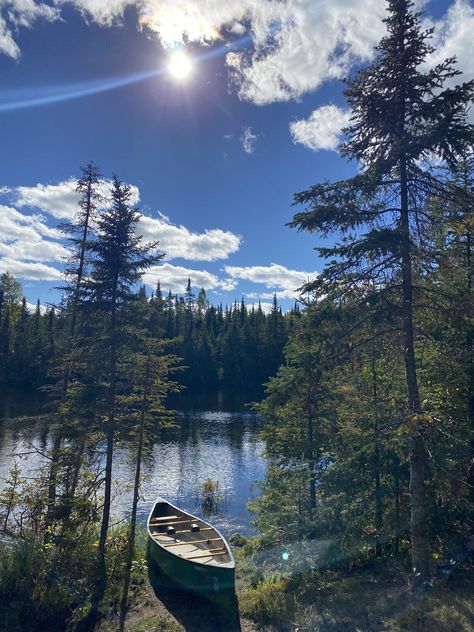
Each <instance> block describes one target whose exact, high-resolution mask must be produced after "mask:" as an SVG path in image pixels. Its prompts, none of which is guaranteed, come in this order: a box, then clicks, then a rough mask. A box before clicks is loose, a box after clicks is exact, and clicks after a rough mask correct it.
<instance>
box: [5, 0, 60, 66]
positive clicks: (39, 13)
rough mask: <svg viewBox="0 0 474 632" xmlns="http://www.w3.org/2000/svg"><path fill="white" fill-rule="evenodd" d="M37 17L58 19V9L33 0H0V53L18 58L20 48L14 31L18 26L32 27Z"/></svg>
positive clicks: (49, 19) (51, 19)
mask: <svg viewBox="0 0 474 632" xmlns="http://www.w3.org/2000/svg"><path fill="white" fill-rule="evenodd" d="M39 19H43V20H47V21H48V22H53V21H54V20H57V19H59V11H58V9H57V8H56V7H52V6H50V5H48V4H45V3H42V2H36V1H35V0H0V53H4V54H5V55H8V56H9V57H12V58H13V59H18V57H19V56H20V48H19V46H18V44H17V43H16V42H15V39H14V36H13V35H14V32H15V31H16V30H17V29H18V28H19V27H23V28H30V27H32V26H33V25H34V23H35V22H36V21H37V20H39Z"/></svg>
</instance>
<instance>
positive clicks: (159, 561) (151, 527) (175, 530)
mask: <svg viewBox="0 0 474 632" xmlns="http://www.w3.org/2000/svg"><path fill="white" fill-rule="evenodd" d="M147 528H148V539H149V546H148V551H149V556H150V558H151V561H152V562H153V563H155V564H156V565H157V566H158V568H159V570H160V571H161V572H162V573H164V574H165V575H167V576H168V577H169V578H170V579H171V580H172V581H173V582H174V583H175V584H177V585H178V586H180V587H182V588H184V589H185V590H190V591H192V592H195V593H199V594H200V595H201V596H202V597H204V598H206V599H209V600H210V601H213V602H215V603H217V604H225V603H226V602H227V603H231V602H232V601H233V600H235V561H234V557H233V555H232V551H231V550H230V547H229V545H228V543H227V542H226V541H225V539H224V538H223V536H222V535H221V534H220V533H219V531H217V529H215V528H214V527H212V526H211V525H210V524H208V523H207V522H205V521H204V520H201V519H200V518H197V517H196V516H193V515H191V514H189V513H187V512H186V511H183V510H182V509H179V508H178V507H175V506H174V505H172V504H171V503H169V502H168V501H166V500H164V499H163V498H157V500H156V502H155V504H154V506H153V509H152V510H151V512H150V515H149V517H148V523H147Z"/></svg>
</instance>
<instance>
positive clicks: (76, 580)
mask: <svg viewBox="0 0 474 632" xmlns="http://www.w3.org/2000/svg"><path fill="white" fill-rule="evenodd" d="M125 543H126V533H125V532H124V531H123V530H116V531H115V532H114V533H113V534H112V536H111V538H110V540H109V548H108V563H109V576H110V577H109V589H108V593H107V596H106V599H105V601H104V607H103V609H102V620H101V623H100V626H99V630H100V632H115V631H117V630H118V629H119V619H118V605H119V597H120V587H121V579H122V575H121V567H122V566H121V559H122V554H123V549H124V546H125ZM251 546H252V545H249V546H244V547H242V548H237V547H236V548H235V553H236V558H237V579H238V582H237V593H238V603H239V614H240V622H239V623H238V624H237V623H236V625H234V627H232V626H230V627H229V625H228V624H221V623H219V618H218V616H217V614H216V613H213V612H212V611H210V609H209V607H208V605H207V604H206V603H203V602H202V601H199V599H197V598H194V597H192V596H189V595H186V596H183V595H181V594H179V593H176V591H173V590H170V589H159V590H156V587H153V588H152V586H151V585H150V582H149V580H148V569H147V565H146V553H145V548H144V543H143V542H142V543H141V544H140V545H139V546H138V548H137V555H136V560H135V562H134V567H133V568H134V571H133V584H132V592H131V604H130V609H129V612H128V616H127V619H126V623H125V629H126V630H127V631H129V632H158V631H159V632H233V630H234V628H235V630H238V629H240V630H242V632H257V631H259V630H260V631H265V632H295V631H296V630H298V632H339V631H341V632H342V631H360V632H376V631H391V632H425V631H429V632H472V631H473V630H474V599H473V597H472V595H474V564H473V561H472V559H471V560H470V561H469V560H466V561H464V562H463V563H462V564H459V565H457V566H455V567H454V570H453V571H452V572H450V573H447V574H446V575H445V576H444V577H443V578H440V579H438V580H437V583H436V585H435V587H434V588H433V590H432V591H431V592H429V593H427V594H423V595H421V596H415V595H414V594H413V593H412V592H411V591H410V588H409V585H408V574H407V572H406V569H405V568H403V565H401V564H398V565H397V564H396V563H395V562H393V563H392V564H386V563H385V564H382V563H379V562H373V561H372V562H366V563H365V565H361V566H353V567H352V569H351V570H348V569H347V568H343V567H341V568H339V569H337V570H335V569H326V570H323V571H315V570H310V569H307V570H303V571H301V572H297V571H295V572H292V571H291V569H290V568H287V569H286V571H285V572H283V571H282V570H281V568H280V569H278V570H277V569H276V568H275V567H273V568H272V567H271V566H270V565H265V564H262V562H261V557H259V555H258V554H256V552H255V550H252V548H251ZM94 547H95V542H94V541H93V540H90V541H86V542H83V544H82V547H81V548H80V549H78V550H76V553H75V555H74V556H71V555H69V556H68V557H67V558H65V557H63V558H60V557H58V554H57V551H55V549H54V548H52V547H48V546H45V545H44V544H39V543H38V542H34V541H28V542H20V543H17V544H16V545H15V546H13V547H12V546H9V547H8V548H7V547H4V548H3V549H2V551H1V552H0V557H1V559H0V630H5V631H6V630H8V632H17V631H18V632H20V631H21V632H36V631H39V630H41V631H42V632H43V631H46V632H47V631H49V630H51V631H53V630H54V631H55V632H59V631H60V630H68V631H73V630H80V629H81V628H80V626H81V621H82V620H83V618H84V616H85V615H86V614H87V612H88V608H89V597H90V590H91V585H92V582H91V578H92V570H93V559H94V558H93V557H91V555H93V553H94V551H95V548H94ZM88 555H89V557H88ZM239 625H240V628H239Z"/></svg>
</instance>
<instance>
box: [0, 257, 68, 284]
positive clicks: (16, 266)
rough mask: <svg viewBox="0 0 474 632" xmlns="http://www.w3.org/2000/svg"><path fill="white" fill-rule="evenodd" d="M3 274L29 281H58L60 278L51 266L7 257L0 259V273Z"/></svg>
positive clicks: (59, 273) (59, 274)
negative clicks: (7, 273) (6, 273)
mask: <svg viewBox="0 0 474 632" xmlns="http://www.w3.org/2000/svg"><path fill="white" fill-rule="evenodd" d="M3 272H10V273H11V274H13V276H14V277H17V278H18V279H27V280H30V281H58V280H59V279H60V278H61V272H60V271H59V270H57V269H56V268H53V267H52V266H47V265H45V264H44V263H38V262H31V261H18V260H17V259H9V258H8V257H5V258H1V259H0V273H3Z"/></svg>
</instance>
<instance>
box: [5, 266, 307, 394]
mask: <svg viewBox="0 0 474 632" xmlns="http://www.w3.org/2000/svg"><path fill="white" fill-rule="evenodd" d="M144 305H146V307H145V309H146V311H149V315H150V320H151V323H152V328H153V330H154V332H156V335H157V337H160V338H164V339H167V340H172V341H173V342H172V344H171V346H172V348H173V351H174V353H175V354H176V355H177V356H178V357H180V358H181V359H182V365H183V370H182V371H181V372H180V376H179V382H180V383H181V384H182V386H184V387H185V388H184V390H183V392H182V393H181V394H180V396H179V399H178V400H176V397H175V398H174V401H173V403H176V404H180V403H186V405H192V403H193V402H197V404H199V403H200V402H203V403H209V402H212V401H217V398H218V395H220V396H221V397H222V398H224V399H225V400H226V401H232V403H234V404H235V403H244V402H249V401H253V400H256V399H259V398H260V397H261V396H262V394H263V385H264V384H265V383H266V382H267V381H268V380H269V378H270V377H271V376H272V375H275V374H276V371H277V369H278V367H279V366H280V365H281V363H282V361H283V348H284V346H285V344H286V341H287V339H288V333H289V331H290V330H291V328H292V323H293V322H294V320H295V319H297V318H298V317H299V315H300V311H299V308H298V305H295V307H294V308H293V309H292V310H290V311H289V312H288V313H286V314H283V313H282V310H281V307H279V305H278V302H277V299H276V297H275V298H274V300H273V306H272V309H271V311H270V312H269V313H265V312H264V311H263V310H262V307H261V305H260V304H258V305H257V306H255V305H252V306H251V307H249V306H247V305H246V304H245V302H244V300H243V299H242V300H241V301H240V302H236V303H234V304H233V305H232V306H225V307H223V306H222V305H219V306H217V307H215V306H213V305H211V304H210V303H209V301H208V299H207V296H206V292H205V290H204V289H201V290H200V291H199V293H198V294H197V297H196V295H195V294H194V293H193V289H192V286H191V281H190V280H189V282H188V286H187V288H186V290H185V292H184V293H183V295H182V296H178V295H173V294H172V293H171V292H169V293H168V294H167V296H166V297H164V296H163V294H162V292H161V289H160V284H159V283H158V287H157V290H156V292H155V293H152V294H151V296H147V295H146V292H145V289H144V288H142V290H141V291H140V293H139V294H138V296H137V302H136V308H137V311H139V312H140V313H142V310H143V306H144ZM131 309H132V310H133V306H132V307H131ZM65 319H66V316H65V315H64V314H63V311H62V310H61V308H54V307H51V306H50V307H47V308H45V309H42V308H41V306H40V303H39V301H38V303H37V305H36V308H35V309H34V310H33V309H32V308H31V306H29V305H28V304H27V302H26V299H25V298H24V297H23V291H22V287H21V285H20V283H19V282H18V281H16V279H15V278H14V277H13V276H12V275H11V274H9V273H8V272H7V273H5V274H3V275H2V276H1V277H0V350H1V356H0V384H1V386H2V387H3V388H7V389H11V390H13V391H14V390H22V391H25V390H26V391H31V390H34V389H44V390H46V391H47V390H48V389H52V388H53V383H54V382H55V379H56V377H57V376H55V367H56V363H57V362H56V361H57V358H56V355H57V350H60V349H62V348H63V347H64V346H65V340H64V337H66V336H67V328H66V327H65Z"/></svg>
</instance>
